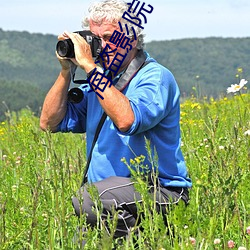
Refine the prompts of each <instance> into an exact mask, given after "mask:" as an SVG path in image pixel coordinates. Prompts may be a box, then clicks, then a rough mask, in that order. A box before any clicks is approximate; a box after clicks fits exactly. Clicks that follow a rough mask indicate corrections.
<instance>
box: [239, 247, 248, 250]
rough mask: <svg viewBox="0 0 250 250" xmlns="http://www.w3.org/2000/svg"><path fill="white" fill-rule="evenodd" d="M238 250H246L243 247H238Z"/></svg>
mask: <svg viewBox="0 0 250 250" xmlns="http://www.w3.org/2000/svg"><path fill="white" fill-rule="evenodd" d="M238 250H247V249H246V248H245V247H239V248H238Z"/></svg>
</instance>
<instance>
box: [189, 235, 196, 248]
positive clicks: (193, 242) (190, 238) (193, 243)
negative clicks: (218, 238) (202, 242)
mask: <svg viewBox="0 0 250 250" xmlns="http://www.w3.org/2000/svg"><path fill="white" fill-rule="evenodd" d="M189 240H190V242H191V244H192V245H193V246H194V245H195V243H196V239H195V238H193V237H189Z"/></svg>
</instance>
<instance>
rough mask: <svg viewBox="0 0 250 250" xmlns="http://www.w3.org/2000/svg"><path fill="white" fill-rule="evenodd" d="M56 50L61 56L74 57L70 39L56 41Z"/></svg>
mask: <svg viewBox="0 0 250 250" xmlns="http://www.w3.org/2000/svg"><path fill="white" fill-rule="evenodd" d="M56 51H57V53H58V55H59V56H61V57H68V58H74V57H75V51H74V44H73V43H72V41H71V40H70V39H66V40H62V41H58V43H57V45H56Z"/></svg>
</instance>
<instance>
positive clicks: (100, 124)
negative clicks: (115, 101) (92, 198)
mask: <svg viewBox="0 0 250 250" xmlns="http://www.w3.org/2000/svg"><path fill="white" fill-rule="evenodd" d="M106 117H107V114H106V113H105V112H104V113H103V114H102V117H101V119H100V121H99V123H98V125H97V128H96V131H95V136H94V139H93V142H92V145H91V149H90V152H89V157H88V160H87V163H86V167H85V170H84V175H83V180H82V184H81V186H83V184H84V183H86V182H87V173H88V170H89V164H90V161H91V158H92V152H93V149H94V146H95V143H96V141H97V138H98V136H99V134H100V131H101V129H102V125H103V123H104V121H105V120H106Z"/></svg>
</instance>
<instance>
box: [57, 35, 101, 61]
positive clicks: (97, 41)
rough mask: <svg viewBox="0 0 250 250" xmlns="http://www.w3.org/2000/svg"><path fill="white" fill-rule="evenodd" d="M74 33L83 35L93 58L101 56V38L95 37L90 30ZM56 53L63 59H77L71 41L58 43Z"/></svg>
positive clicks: (66, 40)
mask: <svg viewBox="0 0 250 250" xmlns="http://www.w3.org/2000/svg"><path fill="white" fill-rule="evenodd" d="M74 33H78V34H79V35H81V36H82V37H83V38H84V39H85V40H86V42H87V43H88V44H89V45H90V48H91V52H92V56H93V57H98V56H99V54H100V53H101V52H102V40H101V38H99V37H97V36H95V35H94V34H93V33H92V32H91V31H90V30H83V31H75V32H74ZM56 51H57V53H58V55H59V56H61V57H67V58H74V57H75V50H74V44H73V43H72V41H71V40H70V39H65V40H61V41H58V42H57V45H56Z"/></svg>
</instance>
